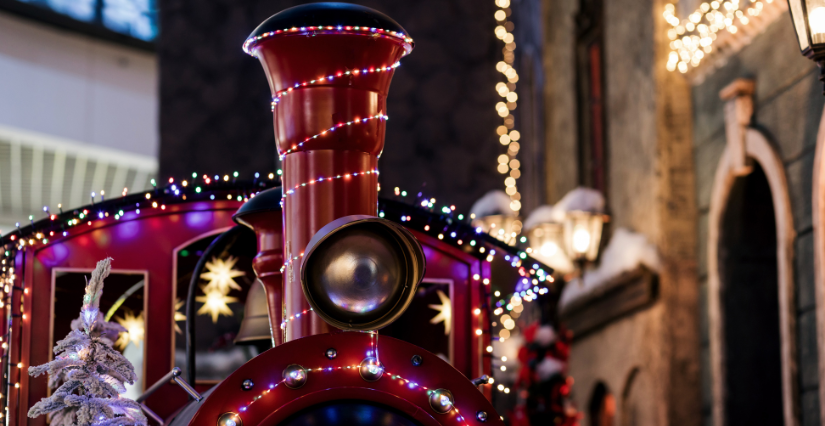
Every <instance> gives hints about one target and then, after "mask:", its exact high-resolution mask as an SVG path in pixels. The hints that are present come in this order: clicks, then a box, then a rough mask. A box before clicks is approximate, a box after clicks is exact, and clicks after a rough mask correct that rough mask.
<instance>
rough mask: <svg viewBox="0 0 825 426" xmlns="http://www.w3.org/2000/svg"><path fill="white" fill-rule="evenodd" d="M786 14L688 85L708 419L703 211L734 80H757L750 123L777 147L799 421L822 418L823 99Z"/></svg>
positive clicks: (721, 145)
mask: <svg viewBox="0 0 825 426" xmlns="http://www.w3.org/2000/svg"><path fill="white" fill-rule="evenodd" d="M790 21H791V20H790V18H789V17H788V16H787V13H786V14H784V15H783V16H780V17H779V19H777V20H776V22H774V23H773V24H772V25H771V26H769V27H768V28H767V29H766V30H765V32H764V33H763V34H761V35H759V36H757V37H755V38H754V40H753V41H752V42H751V43H750V45H748V46H746V47H745V48H743V49H742V50H741V51H740V52H738V53H737V54H735V55H734V56H732V57H731V58H729V59H728V61H727V64H726V65H725V66H723V67H721V68H720V69H718V70H716V71H715V72H713V73H711V74H710V75H708V76H707V78H706V80H705V81H703V82H702V83H699V84H697V85H696V86H695V87H694V88H693V90H692V96H693V114H694V162H695V164H696V180H697V182H696V192H697V194H696V200H697V207H698V211H699V234H698V235H699V244H698V250H699V255H698V259H699V274H700V289H701V292H702V294H701V297H700V301H701V312H702V315H701V321H702V322H701V327H700V329H701V331H702V360H703V367H702V372H703V397H702V401H703V413H704V416H705V418H706V423H707V424H710V422H711V404H712V399H711V398H712V395H711V387H710V386H711V376H710V361H709V358H710V356H709V341H708V328H709V326H708V319H707V291H708V290H707V277H708V270H707V252H706V250H707V238H708V211H709V206H710V196H711V190H712V186H713V179H714V173H715V170H716V168H717V165H718V163H719V159H720V157H721V155H722V152H723V151H724V149H725V129H724V114H723V103H722V101H721V100H720V99H719V91H720V90H721V89H722V88H723V87H725V86H726V85H727V84H729V83H730V82H732V81H733V80H734V79H736V78H743V77H744V78H751V79H753V80H754V81H755V83H756V92H755V94H754V117H753V123H752V125H753V126H754V127H755V128H757V129H758V130H760V131H762V132H763V133H764V134H765V136H766V137H767V138H768V139H769V140H770V141H771V143H772V144H773V146H774V148H775V149H776V150H777V151H778V152H779V155H780V156H781V158H782V161H783V163H784V167H785V175H786V177H787V180H788V188H789V192H790V201H791V208H792V212H793V223H794V228H795V231H796V241H795V244H794V252H795V253H794V254H795V255H794V259H795V261H794V277H795V287H796V301H795V303H796V313H797V317H796V330H795V332H796V344H797V358H798V359H797V363H798V365H797V367H798V382H799V389H798V392H799V399H798V401H797V403H798V405H799V409H800V410H799V411H800V420H801V421H800V424H802V425H806V426H807V425H817V424H820V407H819V401H818V393H817V392H818V387H819V380H818V372H817V368H818V361H817V346H816V318H815V317H816V314H815V304H816V303H815V298H814V285H815V282H814V264H813V235H812V205H811V199H812V180H813V167H814V148H815V144H816V134H817V131H818V129H819V125H820V117H821V116H822V110H823V105H824V104H825V98H823V97H822V94H821V87H820V83H819V81H817V73H818V70H816V67H815V66H814V64H813V63H812V62H811V61H809V60H807V59H805V58H804V57H802V55H800V54H799V51H798V48H797V46H798V45H797V42H796V38H795V34H794V30H793V27H792V25H791V22H790Z"/></svg>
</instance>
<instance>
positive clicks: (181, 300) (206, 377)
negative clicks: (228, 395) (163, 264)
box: [174, 232, 271, 385]
mask: <svg viewBox="0 0 825 426" xmlns="http://www.w3.org/2000/svg"><path fill="white" fill-rule="evenodd" d="M217 235H218V234H215V235H211V236H208V237H205V238H202V239H200V240H197V241H195V242H193V243H191V244H189V245H188V246H186V247H183V248H181V249H179V250H178V251H177V253H176V255H175V256H176V261H177V270H176V280H175V282H176V290H175V294H176V299H175V319H176V323H175V333H174V335H175V337H174V339H175V345H174V347H175V365H176V366H178V367H180V368H181V370H183V374H184V376H186V374H187V373H186V336H185V335H184V334H183V333H184V330H185V328H186V326H185V323H186V316H185V315H186V297H187V292H188V290H189V283H190V280H191V278H192V274H193V272H194V270H195V267H196V266H197V263H198V261H199V260H200V258H201V256H202V255H203V252H204V250H206V248H207V247H208V246H209V244H210V243H211V242H212V241H213V240H214V239H215V238H216V237H217ZM255 254H256V242H255V235H254V234H253V233H252V232H248V233H246V232H242V233H239V234H238V235H237V238H235V239H234V240H232V241H230V242H229V243H228V245H227V246H226V247H220V248H217V250H216V251H214V252H213V253H212V254H211V255H210V257H209V258H208V259H207V261H206V262H207V263H206V265H205V267H204V268H203V269H202V270H201V271H200V279H199V280H198V284H197V285H198V288H197V290H196V292H195V380H196V382H197V383H198V384H205V385H208V384H214V383H217V382H219V381H221V380H223V379H224V378H226V377H227V376H228V375H229V374H231V373H232V372H233V371H235V370H236V369H237V368H238V367H240V366H242V365H243V364H245V363H246V362H247V361H249V360H250V359H252V358H254V357H255V356H256V355H258V354H259V353H260V352H261V351H263V350H266V349H268V348H269V347H270V346H271V343H270V339H269V337H268V334H269V325H268V324H266V325H267V327H266V328H267V330H266V334H267V337H266V338H265V339H263V340H262V341H261V340H257V341H255V340H248V339H243V336H239V331H240V330H241V326H242V323H243V321H244V318H245V310H246V306H245V304H246V303H245V302H246V301H247V294H248V293H249V292H250V289H251V288H252V287H253V285H255V286H259V287H260V284H258V283H257V280H256V278H255V272H254V271H253V270H252V258H253V257H255ZM256 290H258V289H256ZM263 303H266V301H265V299H264V300H263Z"/></svg>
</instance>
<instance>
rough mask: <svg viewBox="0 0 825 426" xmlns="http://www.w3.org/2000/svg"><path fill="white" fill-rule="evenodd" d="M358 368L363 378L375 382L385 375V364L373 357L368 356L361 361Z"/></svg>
mask: <svg viewBox="0 0 825 426" xmlns="http://www.w3.org/2000/svg"><path fill="white" fill-rule="evenodd" d="M358 370H359V372H360V373H361V378H362V379H364V380H366V381H368V382H374V381H376V380H378V379H380V378H381V376H383V375H384V364H381V362H380V361H378V360H377V359H375V358H373V357H367V358H364V360H363V361H361V365H359V366H358Z"/></svg>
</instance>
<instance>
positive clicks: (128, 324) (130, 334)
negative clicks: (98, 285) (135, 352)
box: [115, 311, 145, 350]
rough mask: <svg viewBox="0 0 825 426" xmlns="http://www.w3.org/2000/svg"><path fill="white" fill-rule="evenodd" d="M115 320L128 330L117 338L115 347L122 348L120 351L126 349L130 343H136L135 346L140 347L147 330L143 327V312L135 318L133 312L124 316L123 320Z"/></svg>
mask: <svg viewBox="0 0 825 426" xmlns="http://www.w3.org/2000/svg"><path fill="white" fill-rule="evenodd" d="M115 320H116V321H117V323H118V324H120V325H121V326H123V328H125V329H126V331H125V332H122V333H120V335H118V336H117V341H116V342H115V346H116V347H118V348H120V350H123V349H126V346H128V345H129V342H132V343H134V344H135V346H140V342H142V341H143V337H144V333H145V328H144V327H143V312H141V313H140V315H138V316H135V315H134V314H133V313H132V312H129V311H126V312H125V313H124V314H123V318H120V317H115Z"/></svg>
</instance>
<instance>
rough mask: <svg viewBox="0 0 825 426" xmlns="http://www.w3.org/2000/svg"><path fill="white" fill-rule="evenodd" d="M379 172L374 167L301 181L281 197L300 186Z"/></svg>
mask: <svg viewBox="0 0 825 426" xmlns="http://www.w3.org/2000/svg"><path fill="white" fill-rule="evenodd" d="M377 174H379V173H378V170H376V169H373V170H367V171H363V172H355V173H345V174H343V175H336V176H330V177H323V176H321V177H319V178H318V179H313V180H310V181H309V182H303V183H299V184H297V185H295V186H294V187H292V189H290V190H287V191H284V192H283V194H281V198H286V197H287V196H288V195H292V194H294V193H295V191H296V190H297V189H298V188H302V187H305V186H307V185H314V184H316V183H321V182H331V181H333V180H337V179H349V178H352V177H358V176H364V175H377Z"/></svg>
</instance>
